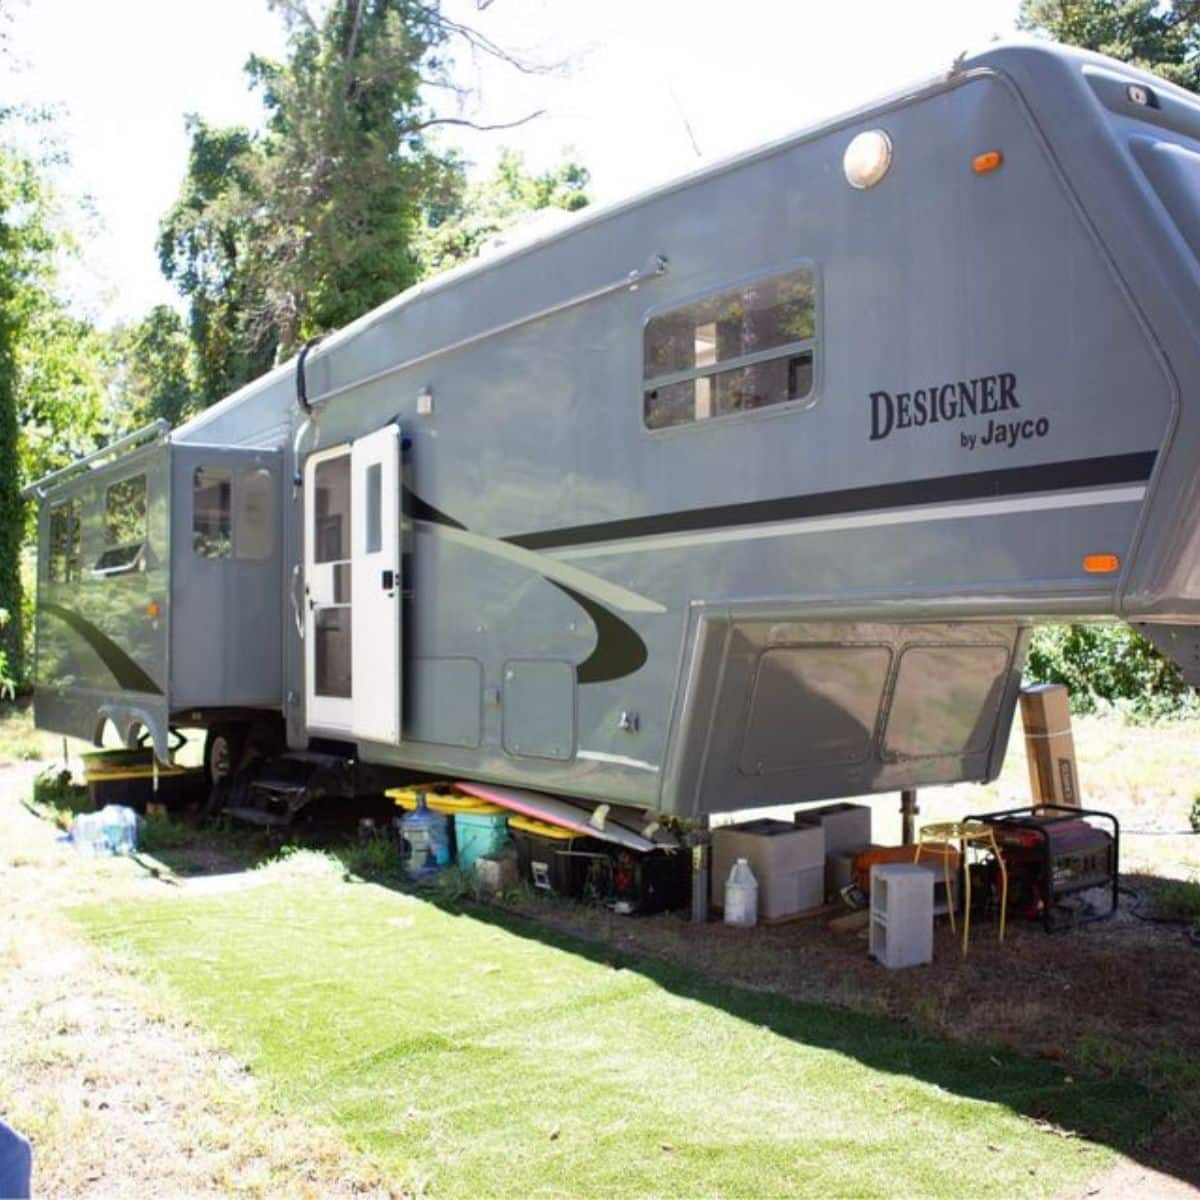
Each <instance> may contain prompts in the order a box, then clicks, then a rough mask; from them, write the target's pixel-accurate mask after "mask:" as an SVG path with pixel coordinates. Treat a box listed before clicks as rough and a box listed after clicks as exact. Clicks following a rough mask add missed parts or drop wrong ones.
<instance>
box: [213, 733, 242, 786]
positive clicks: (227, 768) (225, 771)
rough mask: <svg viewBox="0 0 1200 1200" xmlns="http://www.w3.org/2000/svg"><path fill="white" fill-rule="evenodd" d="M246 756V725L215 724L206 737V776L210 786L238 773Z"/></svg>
mask: <svg viewBox="0 0 1200 1200" xmlns="http://www.w3.org/2000/svg"><path fill="white" fill-rule="evenodd" d="M245 756H246V727H245V725H240V724H229V725H213V726H211V727H210V728H209V730H208V732H207V733H206V734H205V737H204V776H205V778H206V779H207V780H208V782H209V786H210V787H216V786H217V784H219V783H221V782H222V781H223V780H226V779H230V778H232V777H233V776H234V775H236V774H237V771H238V768H239V767H241V765H242V760H243V759H244V758H245Z"/></svg>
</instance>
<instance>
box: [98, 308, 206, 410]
mask: <svg viewBox="0 0 1200 1200" xmlns="http://www.w3.org/2000/svg"><path fill="white" fill-rule="evenodd" d="M114 343H115V344H114V347H113V349H114V353H115V355H116V358H117V364H116V374H117V379H116V385H115V391H116V393H117V396H118V400H117V409H118V411H120V412H121V413H122V414H123V417H124V420H125V423H126V424H127V425H129V426H139V425H145V424H147V423H149V422H150V421H155V420H159V419H163V420H166V421H168V422H169V423H170V424H171V425H179V424H180V423H182V422H183V421H185V420H187V418H188V417H190V416H191V415H192V414H193V413H195V412H196V411H197V410H198V408H199V403H198V397H197V392H196V380H195V371H194V367H193V355H192V345H191V342H190V340H189V339H188V334H187V329H186V328H185V327H184V323H183V320H182V318H181V317H180V316H179V314H178V313H177V312H176V311H175V310H174V309H173V308H169V307H168V306H167V305H165V304H159V305H156V306H155V307H154V308H152V309H151V310H150V312H149V313H147V314H146V316H145V317H143V318H142V320H141V321H140V322H138V324H137V325H134V326H133V327H132V328H127V329H121V330H118V331H117V333H116V335H115V337H114Z"/></svg>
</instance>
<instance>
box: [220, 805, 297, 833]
mask: <svg viewBox="0 0 1200 1200" xmlns="http://www.w3.org/2000/svg"><path fill="white" fill-rule="evenodd" d="M221 815H222V816H223V817H233V818H234V820H236V821H247V822H249V823H250V824H251V825H262V826H265V827H267V828H279V827H280V826H283V825H288V824H290V818H289V817H286V816H281V815H279V814H277V813H269V812H265V811H264V810H263V809H261V808H242V807H239V808H223V809H221Z"/></svg>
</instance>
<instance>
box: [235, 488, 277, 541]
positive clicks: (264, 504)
mask: <svg viewBox="0 0 1200 1200" xmlns="http://www.w3.org/2000/svg"><path fill="white" fill-rule="evenodd" d="M234 541H235V542H236V544H237V557H238V558H241V559H260V558H270V557H271V555H272V553H273V552H274V549H275V481H274V479H273V478H272V477H271V472H270V471H268V470H267V468H266V467H250V468H248V469H247V470H245V471H243V472H242V473H241V474H240V475H239V476H238V489H237V520H236V521H235V522H234Z"/></svg>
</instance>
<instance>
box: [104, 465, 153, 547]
mask: <svg viewBox="0 0 1200 1200" xmlns="http://www.w3.org/2000/svg"><path fill="white" fill-rule="evenodd" d="M104 540H105V542H106V544H107V545H109V546H131V545H134V544H135V543H138V542H144V541H145V540H146V477H145V475H133V476H131V477H130V478H129V479H122V480H120V481H119V482H117V483H114V484H113V485H112V486H111V487H110V488H109V489H108V491H107V492H105V494H104Z"/></svg>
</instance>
